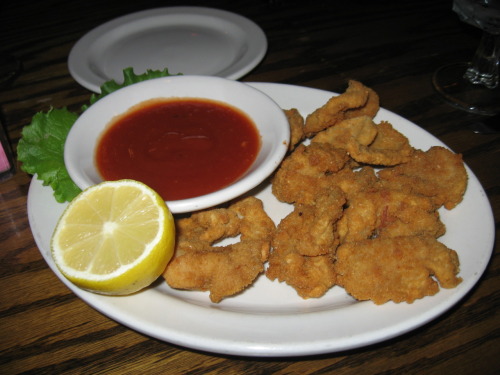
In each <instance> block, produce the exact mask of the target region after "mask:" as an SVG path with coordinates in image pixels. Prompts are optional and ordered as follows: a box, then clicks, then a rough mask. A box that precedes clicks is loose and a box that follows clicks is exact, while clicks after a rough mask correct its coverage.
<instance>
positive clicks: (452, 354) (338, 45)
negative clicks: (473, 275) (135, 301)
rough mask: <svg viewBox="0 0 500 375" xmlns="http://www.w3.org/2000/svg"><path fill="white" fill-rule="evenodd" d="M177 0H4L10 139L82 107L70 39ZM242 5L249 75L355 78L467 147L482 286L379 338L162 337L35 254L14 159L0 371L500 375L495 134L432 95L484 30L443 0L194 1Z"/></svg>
mask: <svg viewBox="0 0 500 375" xmlns="http://www.w3.org/2000/svg"><path fill="white" fill-rule="evenodd" d="M167 5H185V4H184V3H183V2H181V1H153V0H145V1H136V2H126V1H105V0H99V1H97V0H86V1H56V0H46V1H39V2H33V1H25V0H21V1H9V2H3V3H2V5H0V53H3V54H6V53H9V54H12V55H14V56H16V57H17V58H19V60H20V61H21V62H22V71H21V72H20V74H19V75H18V77H17V78H16V79H15V80H14V81H13V82H12V83H10V84H9V85H8V86H4V87H1V89H0V106H1V115H2V118H3V121H4V123H5V125H6V126H7V128H8V131H9V135H10V137H11V139H12V144H13V146H14V148H16V145H17V142H18V140H19V137H20V132H21V129H22V128H23V127H24V126H25V125H27V124H29V123H30V120H31V118H32V116H33V115H34V114H35V113H36V112H38V111H46V110H48V109H49V108H50V107H51V106H53V107H56V108H61V107H68V108H69V109H71V110H75V111H78V110H79V108H80V107H81V105H83V104H85V103H86V102H87V101H88V99H89V97H90V92H89V91H88V90H86V89H85V88H83V87H81V86H80V85H79V84H78V83H76V82H75V81H74V80H73V78H72V77H71V76H70V74H69V72H68V68H67V57H68V53H69V51H70V49H71V47H72V46H73V44H74V43H75V42H76V41H77V40H78V38H80V37H81V36H83V35H84V34H85V33H86V32H87V31H89V30H90V29H92V28H93V27H96V26H98V25H99V24H101V23H103V22H105V21H108V20H110V19H112V18H115V17H117V16H120V15H124V14H127V13H130V12H134V11H138V10H142V9H148V8H153V7H159V6H167ZM190 5H204V6H212V7H217V8H222V9H226V10H229V11H233V12H236V13H240V14H242V15H244V16H246V17H249V18H251V19H252V20H254V21H255V22H257V23H258V24H259V25H260V26H261V27H262V28H263V29H264V31H265V32H266V34H267V37H268V41H269V49H268V53H267V55H266V56H265V58H264V60H263V61H262V63H261V64H260V65H259V66H258V67H256V68H255V69H254V70H253V71H252V72H251V73H250V74H248V75H247V76H245V77H243V79H242V80H244V81H258V82H280V83H288V84H294V85H301V86H309V87H316V88H321V89H326V90H331V91H337V92H339V91H342V90H343V89H344V88H345V85H346V80H347V79H349V78H355V79H357V80H360V81H362V82H363V83H365V84H366V85H368V86H371V87H372V88H374V89H375V90H376V91H377V92H378V93H379V95H380V98H381V103H382V106H383V107H385V108H386V109H388V110H391V111H393V112H396V113H398V114H400V115H401V116H403V117H406V118H408V119H409V120H411V121H413V122H415V123H417V124H418V125H420V126H421V127H422V128H424V129H426V130H427V131H428V132H430V133H431V134H433V135H435V136H436V137H438V138H439V139H440V140H442V141H443V142H445V143H446V144H447V145H448V146H449V147H451V148H452V149H453V150H454V151H456V152H459V153H462V154H463V156H464V159H465V162H466V163H467V164H468V165H469V167H470V168H471V169H472V171H473V172H474V173H475V174H476V176H477V177H478V179H479V180H480V182H481V183H482V185H483V186H484V188H485V190H486V193H487V195H488V198H489V199H490V202H491V205H492V207H493V211H494V214H495V217H496V228H497V230H496V232H497V240H496V242H495V249H494V254H493V257H492V260H491V262H490V264H489V266H488V269H487V270H486V272H485V274H484V276H483V277H482V279H481V280H480V282H479V283H478V284H477V285H476V286H475V287H474V289H473V290H472V291H471V292H470V293H469V294H468V295H467V296H466V297H465V298H464V299H463V300H462V301H460V302H459V303H458V304H457V305H456V306H454V307H453V308H452V309H451V310H450V311H448V312H447V313H445V314H444V315H442V316H440V317H439V318H437V319H436V320H434V321H432V322H430V323H429V324H427V325H425V326H423V327H421V328H419V329H417V330H415V331H412V332H410V333H407V334H405V335H403V336H400V337H397V338H394V339H392V340H390V341H386V342H382V343H379V344H377V345H374V346H369V347H365V348H360V349H356V350H352V351H347V352H341V353H332V354H325V355H320V356H311V357H299V358H267V359H259V358H244V357H231V356H224V355H217V354H210V353H202V352H197V351H193V350H190V349H186V348H182V347H177V346H174V345H171V344H169V343H166V342H161V341H158V340H155V339H152V338H149V337H146V336H144V335H141V334H139V333H137V332H135V331H133V330H130V329H128V328H126V327H124V326H122V325H120V324H119V323H116V322H114V321H112V320H110V319H109V318H107V317H106V316H104V315H102V314H101V313H99V312H97V311H96V310H94V309H93V308H91V307H90V306H88V305H87V304H85V303H84V302H83V301H81V300H80V299H78V298H77V297H76V296H75V295H73V294H72V293H71V292H70V291H69V290H68V289H67V288H66V287H65V286H64V284H62V283H61V282H60V281H59V280H58V279H57V277H56V276H55V275H54V274H53V272H52V271H51V270H50V269H49V267H48V266H47V264H46V263H45V261H44V260H43V258H42V256H41V254H40V252H39V250H38V248H37V246H36V244H35V242H34V240H33V236H32V234H31V230H30V227H29V223H28V218H27V212H26V199H27V193H28V187H29V183H30V180H31V176H29V175H27V174H26V173H24V172H22V171H21V170H20V169H19V168H18V171H17V173H16V175H15V176H14V178H12V179H10V180H8V181H6V182H3V183H1V184H0V193H1V195H0V243H1V246H0V283H1V286H0V290H1V292H0V293H1V294H0V296H1V297H0V373H2V374H20V373H23V374H62V373H64V374H101V373H102V374H104V373H116V374H135V373H146V374H156V373H161V374H166V373H173V374H193V375H194V374H228V373H229V374H232V373H234V374H271V373H272V374H327V373H335V374H496V373H499V371H500V349H499V348H500V340H499V333H500V316H499V286H500V277H499V269H500V262H499V257H498V252H499V250H500V249H499V245H498V242H499V241H498V217H499V216H500V135H498V134H496V135H479V134H475V133H473V132H472V131H471V130H470V129H469V127H468V124H470V123H471V122H472V121H474V120H477V119H481V116H478V115H473V114H469V113H465V112H462V111H459V110H456V109H454V108H452V107H450V106H448V105H447V104H445V103H444V102H442V101H441V99H440V98H439V97H438V96H437V95H436V93H435V92H434V90H433V87H432V84H431V76H432V73H433V72H434V70H435V69H436V68H438V67H439V66H440V65H442V64H444V63H447V62H453V61H457V60H467V59H469V58H470V57H471V56H472V54H473V52H474V49H475V47H476V45H477V44H478V41H479V37H480V33H479V31H478V30H475V29H474V28H472V27H469V26H467V25H465V24H462V23H461V22H460V21H458V19H457V17H456V15H455V14H454V13H453V12H452V11H451V1H439V0H437V1H435V0H423V1H416V0H413V1H398V2H396V1H368V0H358V1H350V2H347V1H331V2H326V1H325V2H314V1H309V2H306V1H301V2H298V1H287V0H281V1H280V0H274V1H271V0H268V1H223V0H218V1H215V0H214V1H203V2H202V1H198V2H197V1H194V2H191V3H190Z"/></svg>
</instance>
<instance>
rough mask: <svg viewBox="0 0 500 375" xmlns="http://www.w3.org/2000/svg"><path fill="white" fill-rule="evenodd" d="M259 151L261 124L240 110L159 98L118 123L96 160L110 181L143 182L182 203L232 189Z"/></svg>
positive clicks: (212, 103) (103, 141) (213, 103)
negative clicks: (259, 127)
mask: <svg viewBox="0 0 500 375" xmlns="http://www.w3.org/2000/svg"><path fill="white" fill-rule="evenodd" d="M259 148H260V135H259V133H258V131H257V128H256V126H255V124H254V123H253V122H252V120H251V119H250V118H249V117H248V116H247V115H245V114H244V113H243V112H241V111H240V110H238V109H236V108H234V107H231V106H229V105H227V104H224V103H220V102H216V101H211V100H206V99H196V98H193V99H191V98H186V99H153V100H149V101H146V102H144V103H141V104H139V105H138V106H135V107H133V108H132V109H131V110H129V111H128V112H126V113H125V114H123V115H121V116H119V117H118V118H116V119H114V120H112V122H111V123H110V126H109V127H108V128H107V129H106V130H105V131H104V132H103V134H102V136H101V138H100V140H99V142H98V146H97V148H96V155H95V161H96V165H97V169H98V171H99V173H100V174H101V176H102V178H103V179H105V180H118V179H123V178H130V179H134V180H138V181H141V182H144V183H145V184H147V185H149V186H150V187H151V188H153V189H155V190H156V191H157V192H158V193H159V194H160V195H161V196H162V197H163V199H165V200H179V199H186V198H192V197H196V196H200V195H204V194H208V193H211V192H214V191H217V190H219V189H221V188H223V187H225V186H228V185H230V184H231V183H233V182H234V181H236V180H237V179H238V178H240V177H241V176H242V175H243V174H244V173H245V172H246V171H247V169H248V168H249V167H250V166H251V165H252V163H253V162H254V161H255V158H256V157H257V153H258V151H259Z"/></svg>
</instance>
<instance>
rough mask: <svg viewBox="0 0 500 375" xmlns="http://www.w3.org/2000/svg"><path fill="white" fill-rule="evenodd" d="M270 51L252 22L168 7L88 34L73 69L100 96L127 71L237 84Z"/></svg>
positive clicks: (73, 57)
mask: <svg viewBox="0 0 500 375" xmlns="http://www.w3.org/2000/svg"><path fill="white" fill-rule="evenodd" d="M266 51H267V38H266V35H265V34H264V32H263V31H262V29H261V28H260V27H259V26H258V25H256V24H255V23H254V22H252V21H251V20H249V19H247V18H245V17H243V16H240V15H238V14H235V13H231V12H227V11H224V10H219V9H213V8H204V7H166V8H157V9H149V10H145V11H141V12H137V13H132V14H128V15H125V16H122V17H119V18H116V19H113V20H111V21H109V22H106V23H104V24H102V25H100V26H98V27H96V28H95V29H93V30H91V31H89V32H88V33H87V34H85V35H84V36H83V37H82V38H81V39H80V40H78V42H77V43H76V44H75V45H74V46H73V48H72V49H71V51H70V54H69V57H68V68H69V72H70V74H71V75H72V76H73V78H74V79H75V80H76V81H77V82H78V83H80V84H81V85H82V86H84V87H85V88H87V89H89V90H91V91H93V92H96V93H100V87H101V85H102V84H103V83H104V82H106V81H109V80H111V79H113V80H115V81H116V82H118V83H122V82H123V69H125V68H129V67H132V68H134V72H135V73H136V74H142V73H144V72H146V70H147V69H153V70H163V69H165V68H168V70H169V72H170V73H171V74H177V73H182V74H184V75H191V74H195V75H212V76H218V77H224V78H229V79H238V78H240V77H242V76H244V75H245V74H246V73H248V72H249V71H250V70H252V69H253V68H254V67H255V66H256V65H257V64H258V63H259V62H260V61H261V60H262V59H263V57H264V55H265V53H266Z"/></svg>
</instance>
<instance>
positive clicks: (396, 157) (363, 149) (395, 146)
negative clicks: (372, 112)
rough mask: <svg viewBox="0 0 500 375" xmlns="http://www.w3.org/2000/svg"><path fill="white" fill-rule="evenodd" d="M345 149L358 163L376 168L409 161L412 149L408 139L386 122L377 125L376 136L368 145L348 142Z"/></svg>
mask: <svg viewBox="0 0 500 375" xmlns="http://www.w3.org/2000/svg"><path fill="white" fill-rule="evenodd" d="M346 149H347V151H348V153H349V155H351V157H352V158H353V159H354V160H355V161H357V162H359V163H365V164H371V165H377V166H393V165H397V164H401V163H405V162H407V161H409V160H410V158H411V156H412V154H413V152H414V149H413V147H411V145H410V142H409V140H408V138H406V137H405V136H404V135H403V134H401V133H400V132H398V131H397V130H396V129H394V128H393V127H392V125H391V124H390V123H388V122H387V121H382V122H381V123H380V124H378V125H377V136H376V137H375V139H374V141H373V142H372V143H371V144H369V145H363V144H361V143H359V142H358V143H356V142H350V143H348V144H346Z"/></svg>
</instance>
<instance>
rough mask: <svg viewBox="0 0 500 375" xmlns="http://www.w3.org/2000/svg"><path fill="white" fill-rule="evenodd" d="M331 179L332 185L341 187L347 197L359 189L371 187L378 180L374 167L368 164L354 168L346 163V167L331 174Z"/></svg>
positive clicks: (363, 189) (359, 190)
mask: <svg viewBox="0 0 500 375" xmlns="http://www.w3.org/2000/svg"><path fill="white" fill-rule="evenodd" d="M331 181H332V183H333V185H335V186H338V187H339V188H340V189H342V191H343V192H344V193H345V195H346V197H347V198H348V199H349V198H350V197H352V196H354V195H356V194H357V193H359V192H361V191H365V190H369V189H373V188H374V186H375V185H376V184H377V182H378V178H377V175H376V174H375V169H373V168H372V167H370V166H364V167H361V168H359V169H356V170H355V169H353V168H351V167H350V166H348V165H346V167H344V168H343V169H341V170H340V171H338V172H337V173H335V174H334V175H332V178H331Z"/></svg>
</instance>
